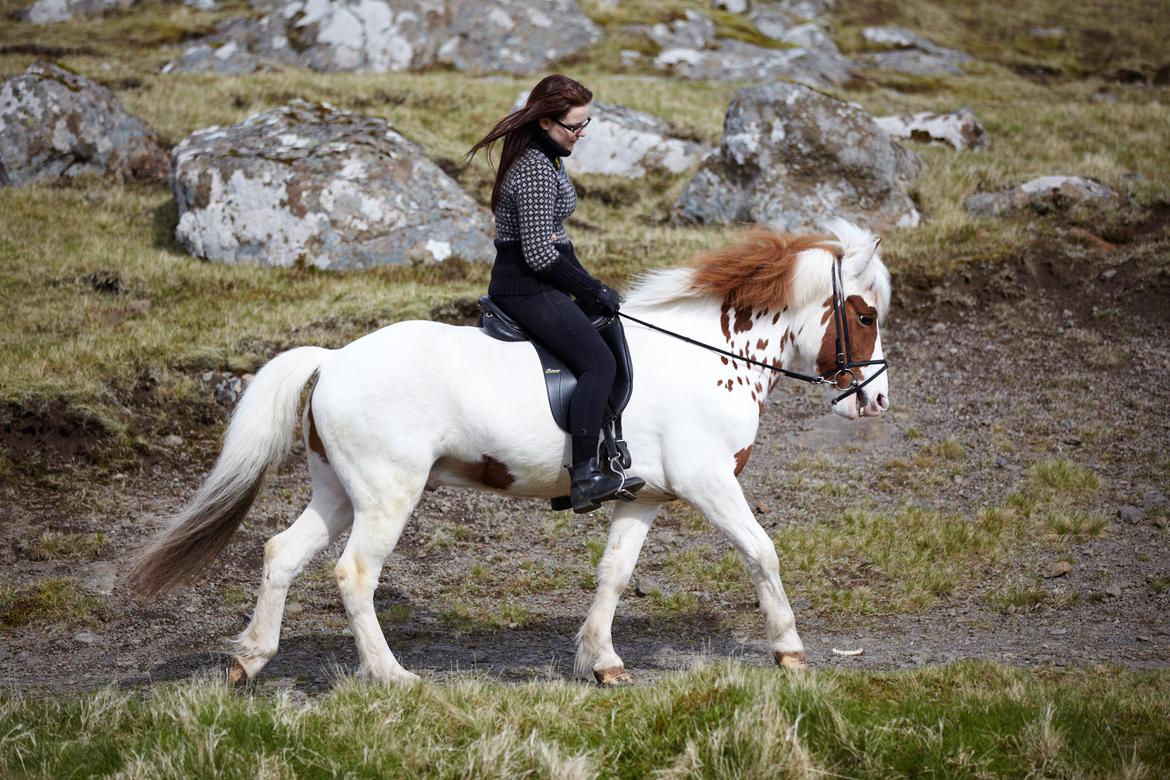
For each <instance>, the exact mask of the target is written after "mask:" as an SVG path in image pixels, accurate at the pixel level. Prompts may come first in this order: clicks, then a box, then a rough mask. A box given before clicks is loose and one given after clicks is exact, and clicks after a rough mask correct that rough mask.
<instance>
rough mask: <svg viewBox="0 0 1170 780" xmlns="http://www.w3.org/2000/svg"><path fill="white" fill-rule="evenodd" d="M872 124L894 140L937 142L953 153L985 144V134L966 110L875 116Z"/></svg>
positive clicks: (977, 121) (978, 123)
mask: <svg viewBox="0 0 1170 780" xmlns="http://www.w3.org/2000/svg"><path fill="white" fill-rule="evenodd" d="M875 121H876V122H877V123H878V127H880V128H881V129H882V130H885V131H886V132H887V133H889V134H890V135H891V136H892V137H894V138H909V139H911V140H913V141H928V142H929V141H938V142H940V143H945V144H949V145H950V146H951V147H952V148H953V149H982V148H984V147H986V146H987V142H988V139H987V131H986V130H984V129H983V125H982V124H980V122H979V120H978V119H977V118H976V117H975V114H973V113H972V112H971V111H970V110H969V109H966V108H961V109H959V110H958V111H954V112H952V113H950V114H932V113H930V112H928V111H924V112H922V113H918V114H913V115H910V116H879V117H878V118H877V119H876V120H875Z"/></svg>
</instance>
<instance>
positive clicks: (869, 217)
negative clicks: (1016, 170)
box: [675, 83, 922, 230]
mask: <svg viewBox="0 0 1170 780" xmlns="http://www.w3.org/2000/svg"><path fill="white" fill-rule="evenodd" d="M921 167H922V163H921V160H920V159H919V158H918V156H917V155H916V154H914V153H913V152H909V151H907V150H905V149H903V148H902V147H901V146H899V145H898V144H896V143H894V142H893V141H891V140H890V137H889V136H888V135H886V133H884V132H883V131H882V130H881V128H879V127H878V126H877V124H876V123H875V122H874V121H873V118H872V117H871V116H870V115H869V114H867V113H865V112H864V111H863V110H861V108H859V107H858V106H856V105H854V104H850V103H845V102H843V101H840V100H834V99H833V98H830V97H827V96H825V95H822V94H820V93H819V92H816V91H814V90H812V89H809V88H808V87H804V86H801V85H798V84H790V83H774V84H767V85H764V86H760V87H749V88H746V89H741V90H740V91H739V92H737V93H736V95H735V97H734V99H733V100H732V102H731V105H730V107H729V108H728V109H727V118H726V120H725V121H724V132H723V143H722V145H721V146H720V147H719V150H718V151H717V152H716V153H715V154H713V155H712V156H711V157H709V158H707V160H706V162H705V163H704V164H703V166H702V168H701V169H700V170H699V173H698V174H697V175H696V176H695V177H694V179H692V180H691V182H690V183H689V184H688V185H687V188H686V190H685V191H684V192H683V194H682V196H681V197H680V198H679V200H678V203H677V204H676V205H675V215H676V217H677V218H679V219H681V220H683V221H686V222H703V223H731V222H766V223H772V224H774V225H776V226H778V227H781V228H784V229H787V230H806V229H814V228H815V227H816V225H817V223H818V222H819V221H821V220H824V219H826V218H828V217H830V216H840V217H844V218H846V219H849V220H852V221H854V222H860V223H863V224H867V225H869V226H871V227H873V228H874V229H877V230H882V229H885V228H888V227H892V226H894V225H900V226H901V225H906V226H913V225H916V224H918V219H919V216H918V211H917V209H915V207H914V204H913V202H912V201H911V200H910V197H909V195H907V194H906V192H905V186H906V185H907V184H908V183H909V182H910V181H911V180H913V179H914V178H915V177H916V176H917V175H918V173H919V171H920V170H921Z"/></svg>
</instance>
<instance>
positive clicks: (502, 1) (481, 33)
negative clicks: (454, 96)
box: [436, 0, 603, 74]
mask: <svg viewBox="0 0 1170 780" xmlns="http://www.w3.org/2000/svg"><path fill="white" fill-rule="evenodd" d="M447 8H448V10H447V13H448V15H449V17H450V18H451V19H452V22H451V24H450V26H449V27H447V28H446V29H444V30H443V36H444V40H443V41H442V45H440V46H439V47H438V51H437V53H436V59H437V60H438V62H440V63H444V64H449V65H453V66H455V68H456V69H457V70H461V71H469V72H473V73H495V72H499V71H503V72H505V73H517V74H528V73H537V72H539V71H542V70H544V68H545V66H546V65H548V63H550V62H552V61H553V60H557V59H560V58H562V57H565V56H568V55H570V54H573V53H574V52H577V51H580V50H581V49H584V48H585V47H586V46H589V45H591V44H593V43H596V42H597V41H599V40H601V38H602V36H603V32H602V29H601V28H600V27H598V26H597V25H596V24H594V23H593V22H592V21H591V20H590V19H589V17H587V16H586V15H585V14H584V13H583V12H582V11H581V7H580V5H579V4H578V3H577V0H493V2H491V3H466V2H463V0H448V3H447Z"/></svg>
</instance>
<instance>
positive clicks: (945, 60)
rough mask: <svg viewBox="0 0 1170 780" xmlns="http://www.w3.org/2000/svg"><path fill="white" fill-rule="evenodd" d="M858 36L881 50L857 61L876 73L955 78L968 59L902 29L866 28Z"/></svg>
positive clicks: (958, 52)
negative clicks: (878, 71)
mask: <svg viewBox="0 0 1170 780" xmlns="http://www.w3.org/2000/svg"><path fill="white" fill-rule="evenodd" d="M861 36H862V38H864V39H865V41H866V43H869V44H871V45H874V46H880V47H883V51H878V52H873V53H868V54H861V55H859V56H858V58H857V59H858V61H859V62H861V63H864V64H867V65H869V66H870V67H874V68H877V69H879V70H892V71H898V72H901V73H910V74H913V75H918V76H934V75H942V74H950V75H959V74H961V73H962V72H963V68H962V65H963V64H964V63H966V62H969V61H970V60H971V58H970V57H969V56H968V55H966V54H964V53H963V52H961V51H956V50H955V49H947V48H945V47H943V46H939V45H938V44H937V43H935V42H934V41H931V40H929V39H927V38H924V37H922V36H921V35H919V34H918V33H916V32H913V31H911V30H907V29H905V28H903V27H867V28H865V29H864V30H862V31H861Z"/></svg>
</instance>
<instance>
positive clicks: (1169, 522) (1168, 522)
mask: <svg viewBox="0 0 1170 780" xmlns="http://www.w3.org/2000/svg"><path fill="white" fill-rule="evenodd" d="M1150 525H1152V526H1154V527H1155V528H1166V527H1170V518H1167V517H1166V515H1155V516H1154V517H1153V518H1151V519H1150Z"/></svg>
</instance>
